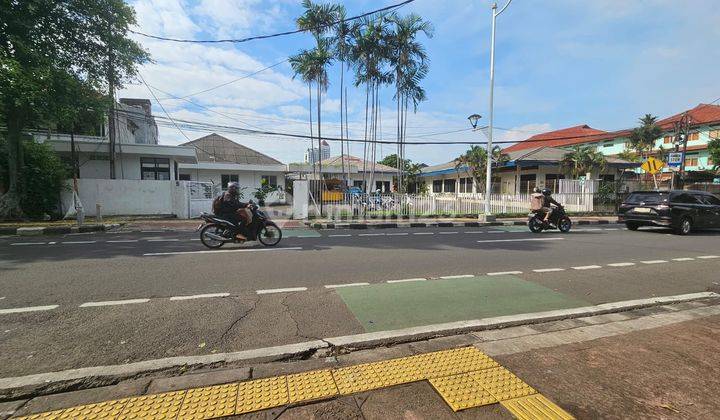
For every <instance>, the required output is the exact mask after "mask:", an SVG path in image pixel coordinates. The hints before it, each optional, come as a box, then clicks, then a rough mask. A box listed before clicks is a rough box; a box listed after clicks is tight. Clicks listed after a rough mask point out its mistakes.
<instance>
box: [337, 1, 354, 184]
mask: <svg viewBox="0 0 720 420" xmlns="http://www.w3.org/2000/svg"><path fill="white" fill-rule="evenodd" d="M337 15H338V22H337V24H335V26H334V27H333V34H332V43H333V50H334V51H333V52H334V54H335V58H336V59H337V60H338V61H339V62H340V162H341V165H342V173H343V181H344V182H345V184H346V186H347V180H348V174H349V173H350V168H349V167H348V172H347V174H346V172H345V142H344V141H343V139H344V138H345V137H347V136H346V135H347V134H348V127H347V118H348V116H347V112H346V110H347V100H348V98H347V88H346V87H345V67H346V66H347V64H348V63H349V61H350V51H351V48H352V42H353V38H352V33H353V30H354V23H350V22H347V21H346V20H345V17H346V14H345V6H343V5H341V4H339V5H337ZM343 107H344V109H345V112H343ZM343 116H344V120H343ZM343 127H344V129H345V130H344V131H343ZM347 147H348V154H349V153H350V143H349V142H348V145H347Z"/></svg>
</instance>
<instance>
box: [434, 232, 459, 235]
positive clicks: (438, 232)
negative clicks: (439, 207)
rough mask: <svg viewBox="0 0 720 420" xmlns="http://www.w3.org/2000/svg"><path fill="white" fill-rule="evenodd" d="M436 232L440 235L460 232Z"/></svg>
mask: <svg viewBox="0 0 720 420" xmlns="http://www.w3.org/2000/svg"><path fill="white" fill-rule="evenodd" d="M438 233H439V234H441V235H453V234H455V233H460V232H438Z"/></svg>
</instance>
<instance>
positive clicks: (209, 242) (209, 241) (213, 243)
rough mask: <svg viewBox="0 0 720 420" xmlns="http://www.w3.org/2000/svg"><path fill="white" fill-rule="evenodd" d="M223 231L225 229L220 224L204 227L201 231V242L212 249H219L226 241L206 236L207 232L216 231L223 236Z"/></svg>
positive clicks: (215, 232)
mask: <svg viewBox="0 0 720 420" xmlns="http://www.w3.org/2000/svg"><path fill="white" fill-rule="evenodd" d="M222 231H223V229H222V228H221V227H220V226H218V225H214V224H209V225H207V226H205V227H204V228H202V230H201V231H200V242H202V244H203V245H205V246H206V247H208V248H210V249H218V248H220V247H221V246H223V245H225V242H223V241H218V240H216V239H213V238H210V237H208V236H206V233H214V234H216V235H221V236H222Z"/></svg>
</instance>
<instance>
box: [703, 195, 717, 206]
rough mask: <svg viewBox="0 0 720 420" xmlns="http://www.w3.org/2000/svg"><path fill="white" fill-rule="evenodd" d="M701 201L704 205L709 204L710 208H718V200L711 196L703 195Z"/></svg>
mask: <svg viewBox="0 0 720 420" xmlns="http://www.w3.org/2000/svg"><path fill="white" fill-rule="evenodd" d="M702 201H703V202H704V203H705V204H710V205H711V206H720V198H717V197H715V196H714V195H711V194H703V196H702Z"/></svg>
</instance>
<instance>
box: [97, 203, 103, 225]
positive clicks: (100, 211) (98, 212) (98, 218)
mask: <svg viewBox="0 0 720 420" xmlns="http://www.w3.org/2000/svg"><path fill="white" fill-rule="evenodd" d="M95 222H96V223H97V224H101V223H102V222H103V219H102V204H100V203H95Z"/></svg>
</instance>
